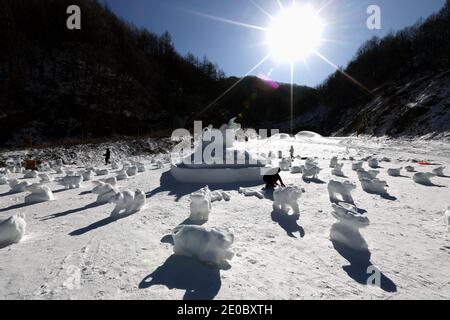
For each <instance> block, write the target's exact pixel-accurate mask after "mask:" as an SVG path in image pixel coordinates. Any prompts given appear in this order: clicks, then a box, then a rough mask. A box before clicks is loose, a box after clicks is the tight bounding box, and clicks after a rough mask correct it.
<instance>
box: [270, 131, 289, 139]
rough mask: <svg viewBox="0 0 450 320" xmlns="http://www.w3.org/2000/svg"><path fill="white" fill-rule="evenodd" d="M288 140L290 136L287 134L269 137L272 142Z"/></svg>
mask: <svg viewBox="0 0 450 320" xmlns="http://www.w3.org/2000/svg"><path fill="white" fill-rule="evenodd" d="M290 138H291V136H290V135H288V134H287V133H277V134H274V135H273V136H271V137H270V139H274V140H276V139H279V140H286V139H290Z"/></svg>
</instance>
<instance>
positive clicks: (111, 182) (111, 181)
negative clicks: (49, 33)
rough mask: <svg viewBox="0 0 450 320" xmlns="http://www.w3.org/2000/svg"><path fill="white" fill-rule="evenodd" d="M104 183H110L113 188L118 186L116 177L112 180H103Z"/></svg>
mask: <svg viewBox="0 0 450 320" xmlns="http://www.w3.org/2000/svg"><path fill="white" fill-rule="evenodd" d="M100 181H102V182H104V183H109V184H110V185H112V186H113V187H115V186H116V185H117V178H116V177H111V178H107V179H102V180H100Z"/></svg>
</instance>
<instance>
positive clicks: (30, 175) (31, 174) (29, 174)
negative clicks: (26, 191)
mask: <svg viewBox="0 0 450 320" xmlns="http://www.w3.org/2000/svg"><path fill="white" fill-rule="evenodd" d="M37 177H38V172H37V171H36V170H27V171H25V175H24V176H23V178H24V179H35V178H37Z"/></svg>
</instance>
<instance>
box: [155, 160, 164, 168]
mask: <svg viewBox="0 0 450 320" xmlns="http://www.w3.org/2000/svg"><path fill="white" fill-rule="evenodd" d="M156 168H157V169H163V168H164V163H163V162H162V161H156Z"/></svg>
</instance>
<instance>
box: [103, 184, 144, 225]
mask: <svg viewBox="0 0 450 320" xmlns="http://www.w3.org/2000/svg"><path fill="white" fill-rule="evenodd" d="M145 199H146V197H145V193H144V192H142V191H141V190H139V189H138V190H136V192H132V191H130V190H125V191H123V192H118V193H117V194H116V195H114V196H113V197H112V198H111V199H110V202H112V203H114V204H115V205H116V207H115V208H114V210H113V212H111V218H119V217H125V216H129V215H131V214H133V213H136V212H139V211H141V209H142V208H143V207H144V205H145Z"/></svg>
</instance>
